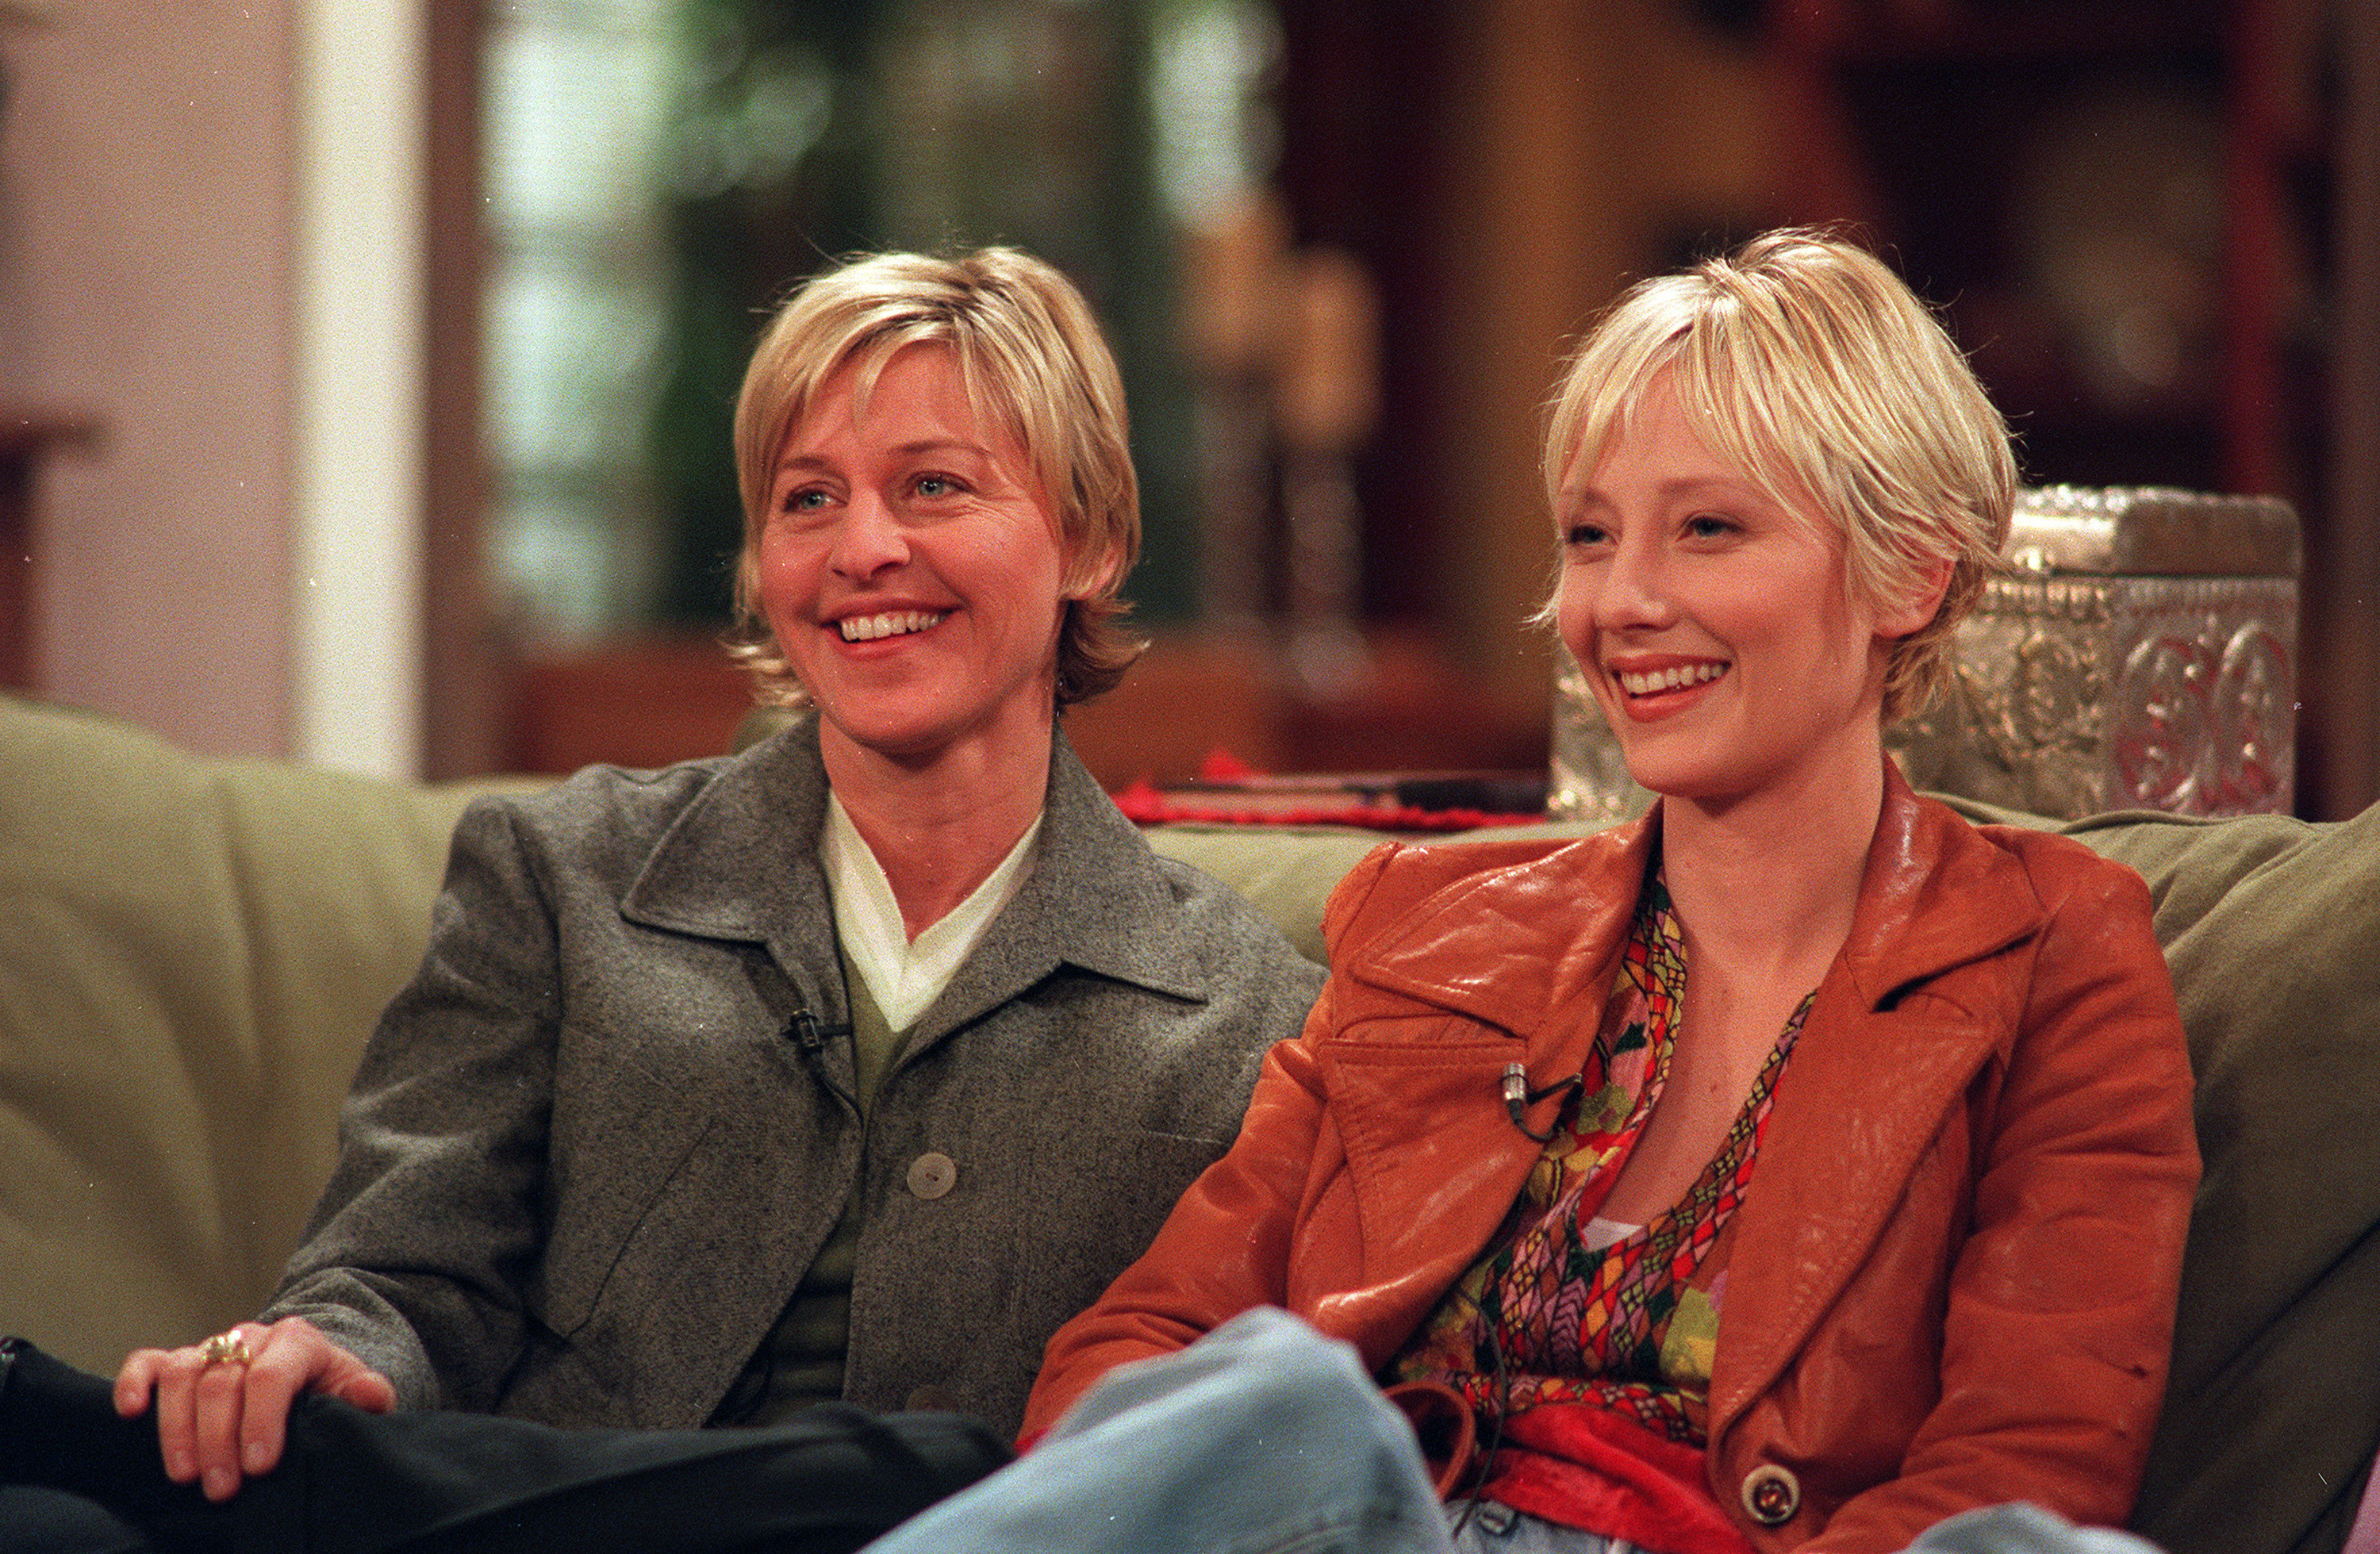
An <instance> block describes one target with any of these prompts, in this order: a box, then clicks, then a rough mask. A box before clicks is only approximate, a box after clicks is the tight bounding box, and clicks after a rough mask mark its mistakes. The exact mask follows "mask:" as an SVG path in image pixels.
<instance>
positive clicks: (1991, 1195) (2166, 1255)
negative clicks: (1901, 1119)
mask: <svg viewBox="0 0 2380 1554" xmlns="http://www.w3.org/2000/svg"><path fill="white" fill-rule="evenodd" d="M2058 840H2060V841H2061V848H2071V849H2072V851H2071V854H2069V855H2067V856H2062V857H2053V858H2052V859H2050V860H2048V867H2047V868H2040V867H2037V868H2036V871H2035V880H2036V883H2037V886H2039V887H2040V888H2042V889H2043V892H2044V896H2045V902H2046V905H2047V907H2048V913H2049V917H2048V923H2047V926H2046V929H2044V931H2043V932H2042V934H2041V935H2040V936H2039V937H2038V939H2037V941H2035V942H2036V949H2035V951H2034V964H2033V966H2032V970H2031V977H2030V982H2029V985H2028V987H2027V988H2026V996H2025V1002H2024V1006H2023V1009H2022V1014H2021V1016H2020V1019H2019V1023H2018V1028H2017V1032H2016V1036H2015V1039H2014V1041H2013V1042H2012V1044H2011V1045H2010V1049H2009V1050H2008V1056H2007V1059H2006V1063H2005V1068H2004V1071H2003V1072H2002V1074H2000V1075H1999V1078H1998V1086H1997V1093H1996V1094H1995V1095H1993V1096H1992V1097H1991V1099H1989V1100H1988V1102H1987V1103H1986V1104H1985V1106H1984V1107H1983V1108H1982V1109H1981V1111H1979V1113H1978V1115H1979V1117H1980V1119H1981V1120H1980V1122H1979V1124H1978V1131H1977V1141H1976V1143H1975V1146H1974V1150H1975V1156H1976V1167H1975V1172H1976V1173H1975V1177H1974V1184H1973V1229H1972V1232H1971V1233H1970V1234H1969V1235H1968V1236H1967V1238H1966V1239H1965V1241H1964V1243H1963V1244H1962V1245H1961V1247H1960V1248H1959V1250H1958V1253H1957V1256H1956V1259H1955V1262H1954V1263H1953V1266H1952V1268H1951V1270H1950V1285H1949V1301H1948V1307H1947V1312H1946V1317H1945V1322H1944V1329H1943V1334H1942V1350H1941V1354H1942V1359H1941V1367H1942V1368H1941V1393H1940V1401H1939V1402H1937V1404H1936V1405H1935V1406H1934V1408H1933V1410H1932V1412H1931V1413H1930V1414H1929V1415H1928V1416H1927V1418H1926V1419H1925V1423H1924V1425H1923V1427H1921V1428H1920V1429H1919V1431H1918V1433H1917V1435H1916V1437H1915V1439H1913V1441H1912V1442H1911V1444H1910V1446H1909V1449H1908V1451H1907V1452H1906V1454H1905V1457H1904V1459H1903V1462H1902V1465H1901V1469H1900V1475H1899V1476H1898V1477H1896V1478H1894V1479H1892V1480H1890V1481H1889V1482H1888V1483H1885V1484H1883V1485H1880V1486H1878V1487H1876V1488H1875V1489H1873V1490H1870V1491H1868V1492H1866V1493H1864V1494H1863V1495H1859V1496H1857V1497H1855V1498H1853V1499H1851V1500H1849V1501H1847V1502H1846V1503H1845V1504H1844V1505H1843V1506H1842V1507H1841V1508H1840V1510H1839V1511H1838V1512H1837V1513H1836V1514H1835V1516H1834V1517H1833V1518H1832V1519H1831V1520H1830V1521H1829V1522H1828V1525H1827V1528H1826V1530H1825V1532H1824V1534H1823V1535H1822V1536H1819V1537H1818V1538H1817V1539H1816V1540H1815V1541H1813V1542H1812V1543H1811V1544H1810V1545H1809V1546H1808V1547H1809V1548H1811V1549H1812V1550H1813V1551H1816V1550H1834V1549H1878V1550H1884V1549H1898V1548H1902V1547H1904V1546H1905V1545H1906V1544H1907V1543H1908V1542H1909V1541H1910V1540H1911V1538H1913V1537H1914V1536H1916V1535H1917V1533H1918V1532H1920V1531H1922V1530H1923V1529H1924V1528H1925V1527H1926V1526H1929V1525H1931V1524H1933V1523H1935V1522H1937V1521H1938V1520H1940V1519H1941V1518H1942V1517H1944V1516H1948V1515H1949V1514H1952V1513H1954V1512H1959V1511H1962V1510H1966V1509H1969V1508H1971V1507H1974V1506H1979V1505H1989V1504H1997V1503H2001V1502H2006V1501H2010V1500H2018V1499H2024V1500H2032V1501H2034V1502H2037V1503H2040V1504H2044V1505H2046V1506H2049V1507H2050V1508H2052V1509H2054V1510H2056V1511H2058V1512H2060V1513H2061V1514H2063V1515H2066V1516H2068V1517H2070V1518H2071V1519H2073V1520H2075V1521H2077V1522H2080V1523H2085V1524H2120V1523H2121V1522H2122V1521H2123V1520H2124V1518H2125V1517H2126V1515H2127V1514H2128V1513H2129V1512H2130V1511H2131V1502H2132V1498H2133V1496H2134V1495H2135V1493H2137V1491H2138V1487H2139V1483H2140V1475H2141V1470H2142V1465H2143V1461H2144V1460H2145V1458H2146V1455H2147V1452H2148V1448H2149V1439H2150V1436H2151V1433H2152V1432H2153V1430H2154V1428H2155V1422H2156V1415H2157V1409H2158V1406H2159V1404H2160V1402H2162V1400H2163V1397H2164V1391H2165V1378H2166V1366H2167V1361H2168V1351H2169V1348H2170V1345H2171V1342H2172V1333H2173V1320H2174V1306H2175V1300H2176V1293H2177V1290H2178V1287H2179V1284H2180V1266H2181V1253H2182V1244H2183V1241H2184V1238H2185V1237H2186V1235H2187V1233H2188V1230H2189V1224H2190V1211H2191V1203H2192V1195H2193V1192H2194V1189H2195V1187H2196V1184H2197V1180H2198V1149H2197V1142H2196V1135H2195V1133H2194V1131H2193V1127H2192V1110H2191V1099H2192V1077H2191V1071H2190V1062H2189V1053H2188V1050H2187V1048H2186V1046H2185V1044H2184V1040H2183V1036H2182V1029H2181V1023H2180V1014H2179V1011H2178V1010H2177V1008H2176V1005H2175V1002H2174V995H2173V987H2172V982H2171V979H2170V977H2168V973H2167V970H2166V964H2165V958H2164V956H2163V954H2162V953H2161V952H2160V951H2159V949H2158V947H2157V942H2156V940H2155V935H2154V933H2153V932H2152V931H2151V927H2150V903H2149V898H2148V892H2147V891H2146V889H2145V887H2143V885H2142V883H2141V881H2140V880H2139V878H2138V876H2136V875H2134V874H2132V873H2131V871H2130V870H2129V869H2125V868H2120V867H2119V866H2117V865H2113V864H2108V863H2106V862H2104V861H2102V860H2099V859H2096V858H2095V857H2091V856H2088V855H2082V849H2080V848H2079V847H2072V844H2063V843H2062V839H2058ZM2073 855H2082V856H2073ZM2053 892H2054V893H2053Z"/></svg>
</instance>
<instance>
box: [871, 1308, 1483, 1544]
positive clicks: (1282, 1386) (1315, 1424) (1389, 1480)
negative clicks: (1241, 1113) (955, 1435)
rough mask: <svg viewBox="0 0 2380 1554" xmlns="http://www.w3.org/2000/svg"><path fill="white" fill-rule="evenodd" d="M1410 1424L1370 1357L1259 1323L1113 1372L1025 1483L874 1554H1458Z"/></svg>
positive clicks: (946, 1512) (939, 1514) (1055, 1435)
mask: <svg viewBox="0 0 2380 1554" xmlns="http://www.w3.org/2000/svg"><path fill="white" fill-rule="evenodd" d="M953 1548H965V1549H967V1550H970V1551H971V1554H996V1551H1002V1550H1013V1551H1014V1554H1060V1551H1063V1550H1069V1549H1080V1550H1091V1549H1099V1550H1106V1551H1111V1554H1138V1551H1142V1550H1146V1551H1147V1554H1448V1548H1449V1546H1448V1544H1447V1541H1446V1518H1445V1513H1444V1512H1443V1511H1441V1510H1440V1508H1439V1500H1438V1494H1437V1491H1436V1490H1434V1489H1432V1488H1431V1487H1430V1483H1429V1475H1428V1474H1427V1471H1425V1470H1424V1468H1423V1467H1422V1462H1421V1453H1420V1451H1419V1450H1418V1449H1417V1448H1416V1447H1415V1444H1414V1438H1413V1430H1412V1428H1411V1427H1409V1426H1407V1425H1406V1423H1405V1420H1404V1415H1403V1414H1399V1413H1398V1412H1397V1411H1396V1410H1395V1409H1394V1408H1392V1407H1390V1405H1389V1402H1388V1401H1387V1400H1386V1399H1385V1398H1383V1397H1381V1396H1380V1393H1379V1390H1378V1388H1376V1387H1374V1386H1373V1385H1372V1382H1371V1378H1369V1377H1367V1376H1366V1375H1365V1374H1364V1366H1363V1363H1362V1362H1361V1361H1360V1360H1358V1359H1357V1358H1356V1357H1355V1352H1354V1350H1353V1349H1351V1348H1349V1347H1348V1346H1347V1345H1345V1344H1343V1343H1338V1342H1331V1341H1330V1340H1326V1339H1323V1338H1320V1337H1318V1335H1317V1334H1316V1333H1315V1332H1314V1330H1313V1329H1310V1328H1308V1327H1307V1326H1306V1325H1305V1323H1303V1322H1300V1321H1298V1320H1297V1319H1296V1318H1295V1317H1291V1316H1289V1315H1288V1314H1286V1313H1284V1312H1280V1311H1273V1310H1269V1309H1259V1310H1256V1311H1250V1312H1245V1313H1244V1314H1242V1315H1241V1316H1239V1317H1233V1319H1232V1320H1231V1321H1229V1322H1227V1323H1225V1324H1224V1325H1223V1326H1222V1327H1220V1328H1218V1329H1215V1330H1214V1331H1213V1332H1211V1333H1209V1334H1208V1335H1207V1336H1206V1337H1205V1338H1203V1339H1201V1340H1199V1341H1198V1342H1196V1343H1194V1344H1192V1345H1191V1346H1190V1347H1189V1348H1187V1349H1184V1350H1182V1351H1180V1352H1179V1353H1177V1354H1168V1355H1165V1356H1163V1357H1161V1358H1159V1359H1155V1360H1147V1361H1143V1362H1141V1363H1139V1364H1137V1365H1131V1366H1122V1367H1119V1368H1118V1369H1117V1370H1115V1371H1113V1372H1111V1374H1110V1375H1108V1376H1107V1377H1106V1378H1104V1379H1102V1380H1101V1381H1100V1382H1099V1386H1097V1387H1096V1388H1094V1389H1092V1390H1091V1392H1090V1393H1089V1394H1088V1395H1087V1396H1086V1397H1085V1398H1084V1399H1083V1400H1082V1402H1078V1403H1076V1404H1075V1407H1074V1408H1073V1409H1072V1410H1070V1411H1069V1412H1068V1413H1067V1414H1066V1416H1065V1417H1064V1418H1063V1419H1062V1420H1060V1421H1059V1422H1058V1425H1057V1427H1055V1428H1053V1429H1052V1430H1051V1431H1050V1433H1049V1435H1047V1436H1045V1437H1044V1438H1043V1439H1042V1440H1041V1443H1040V1445H1039V1446H1038V1447H1037V1448H1035V1450H1034V1451H1032V1452H1031V1453H1030V1454H1029V1455H1027V1456H1026V1457H1025V1458H1024V1459H1023V1460H1022V1461H1020V1462H1018V1463H1014V1465H1013V1466H1012V1468H1011V1469H1009V1470H1007V1471H1003V1472H1001V1473H997V1474H994V1475H992V1476H991V1477H990V1478H988V1479H985V1480H984V1481H983V1482H982V1483H980V1484H978V1485H977V1486H976V1487H975V1488H973V1489H971V1490H967V1491H965V1492H963V1493H961V1494H959V1495H956V1496H954V1497H953V1498H952V1499H947V1500H944V1501H943V1502H942V1503H941V1504H940V1505H938V1506H935V1507H933V1508H932V1509H931V1510H929V1511H927V1512H923V1513H922V1514H920V1515H918V1516H917V1517H916V1518H915V1519H913V1520H911V1521H909V1522H907V1523H905V1524H902V1525H901V1526H899V1527H896V1528H894V1529H893V1530H892V1532H891V1533H890V1534H888V1535H886V1536H883V1537H881V1538H879V1539H877V1541H876V1542H874V1543H872V1544H869V1545H868V1550H867V1554H948V1550H951V1549H953Z"/></svg>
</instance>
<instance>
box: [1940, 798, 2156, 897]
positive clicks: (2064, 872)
mask: <svg viewBox="0 0 2380 1554" xmlns="http://www.w3.org/2000/svg"><path fill="white" fill-rule="evenodd" d="M1959 823H1960V824H1961V825H1965V824H1966V822H1965V821H1964V820H1961V821H1960V822H1959ZM1969 829H1970V830H1972V831H1973V832H1974V834H1975V836H1976V837H1977V838H1978V839H1979V840H1980V841H1981V842H1983V843H1984V844H1986V845H1988V846H1989V847H1991V848H1992V849H1993V850H1994V851H1995V852H1997V853H1998V855H1999V856H2000V857H2002V858H2003V859H2005V860H2006V861H2007V862H2008V863H2009V864H2010V865H2011V866H2013V867H2014V868H2017V869H2019V870H2021V871H2022V874H2023V876H2024V880H2025V883H2026V886H2027V888H2028V889H2029V890H2030V891H2031V892H2032V893H2033V897H2034V901H2035V902H2037V903H2038V904H2040V906H2041V908H2042V910H2043V911H2044V912H2045V913H2046V914H2048V915H2049V916H2050V917H2052V918H2053V919H2054V918H2057V917H2070V916H2071V915H2073V914H2075V913H2076V912H2095V911H2108V910H2115V911H2120V912H2123V913H2125V914H2127V915H2130V916H2135V917H2139V918H2140V919H2141V920H2142V921H2143V922H2144V923H2145V922H2146V921H2147V920H2148V917H2149V911H2150V901H2149V889H2148V886H2147V884H2146V883H2145V882H2143V880H2142V879H2141V876H2140V874H2139V872H2138V871H2137V870H2135V869H2134V868H2132V867H2131V865H2129V864H2125V863H2119V862H2118V861H2117V860H2115V859H2114V858H2110V857H2106V856H2102V855H2100V854H2098V853H2096V852H2094V851H2093V850H2092V849H2091V848H2089V847H2088V846H2085V845H2084V844H2083V843H2081V842H2078V841H2076V840H2075V839H2074V838H2073V837H2070V836H2065V835H2061V834H2059V833H2058V832H2050V831H2035V830H2032V829H2030V828H2027V827H2022V826H2006V825H1983V826H1973V827H1970V828H1969Z"/></svg>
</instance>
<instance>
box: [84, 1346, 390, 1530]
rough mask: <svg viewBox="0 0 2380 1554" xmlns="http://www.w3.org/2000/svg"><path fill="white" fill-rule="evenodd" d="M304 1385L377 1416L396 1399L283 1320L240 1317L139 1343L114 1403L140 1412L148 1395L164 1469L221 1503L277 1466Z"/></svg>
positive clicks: (360, 1368)
mask: <svg viewBox="0 0 2380 1554" xmlns="http://www.w3.org/2000/svg"><path fill="white" fill-rule="evenodd" d="M307 1390H321V1391H327V1392H331V1393H334V1395H338V1396H341V1397H345V1398H346V1401H348V1402H352V1403H354V1404H355V1405H356V1406H358V1407H359V1408H364V1409H368V1410H370V1411H371V1412H373V1413H380V1414H384V1413H387V1412H388V1411H389V1409H390V1408H392V1407H394V1406H395V1401H396V1397H395V1388H394V1387H392V1386H391V1385H390V1384H389V1381H388V1378H385V1377H383V1376H382V1375H381V1374H380V1373H379V1372H377V1371H374V1370H372V1369H370V1367H369V1366H365V1365H364V1363H363V1362H362V1361H360V1360H358V1359H357V1358H356V1357H355V1356H354V1355H352V1354H348V1353H347V1352H346V1350H344V1349H341V1348H340V1347H339V1346H338V1345H336V1344H334V1343H333V1342H331V1341H330V1340H329V1339H327V1338H325V1337H323V1336H322V1332H321V1330H320V1329H317V1328H316V1327H315V1326H314V1325H313V1324H312V1323H310V1322H309V1321H307V1320H306V1319H305V1318H304V1317H284V1318H283V1319H282V1320H280V1321H278V1322H274V1323H272V1324H270V1325H266V1324H263V1323H257V1322H243V1323H241V1324H240V1325H239V1326H237V1327H236V1328H233V1329H229V1330H227V1331H225V1332H223V1333H218V1334H216V1335H215V1336H214V1337H212V1338H211V1339H208V1340H207V1341H206V1342H203V1343H196V1344H189V1345H187V1346H185V1347H183V1348H179V1349H167V1350H158V1349H142V1350H136V1351H135V1352H134V1353H133V1354H129V1355H128V1356H127V1357H126V1358H125V1362H124V1365H123V1366H122V1367H121V1368H120V1369H119V1370H118V1371H117V1372H116V1379H115V1408H116V1412H117V1413H118V1414H122V1415H123V1416H124V1417H126V1418H128V1419H129V1418H136V1417H138V1416H139V1415H140V1413H141V1411H142V1410H143V1409H144V1408H146V1407H148V1406H150V1405H151V1404H152V1402H153V1404H154V1406H155V1408H156V1413H157V1446H158V1451H159V1453H160V1456H161V1458H162V1460H163V1462H164V1468H165V1474H166V1476H167V1477H169V1478H171V1479H173V1480H174V1481H175V1482H176V1483H177V1484H188V1483H191V1482H193V1481H195V1482H197V1483H198V1484H199V1485H200V1487H201V1488H202V1489H203V1490H204V1492H205V1494H206V1496H207V1498H208V1499H213V1500H222V1499H229V1498H230V1497H231V1496H232V1495H233V1494H235V1493H237V1490H238V1488H239V1486H240V1483H241V1481H242V1480H243V1479H244V1478H249V1477H253V1476H255V1475H259V1474H263V1473H270V1472H271V1471H272V1470H273V1467H274V1466H275V1465H276V1464H278V1463H279V1462H280V1461H281V1452H282V1449H283V1447H284V1446H285V1443H286V1440H287V1436H288V1423H289V1409H290V1405H291V1404H292V1403H293V1402H295V1400H296V1399H297V1394H298V1393H300V1392H302V1391H307Z"/></svg>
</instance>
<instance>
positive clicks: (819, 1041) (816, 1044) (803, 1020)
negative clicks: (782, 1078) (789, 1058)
mask: <svg viewBox="0 0 2380 1554" xmlns="http://www.w3.org/2000/svg"><path fill="white" fill-rule="evenodd" d="M784 1034H785V1039H786V1040H788V1041H791V1042H792V1043H793V1044H794V1045H795V1046H796V1047H798V1048H800V1049H801V1050H803V1051H805V1052H815V1051H817V1050H819V1049H820V1048H821V1047H823V1046H825V1045H826V1044H827V1043H828V1042H830V1041H832V1040H833V1039H835V1038H837V1037H844V1036H849V1035H850V1034H851V1027H850V1026H822V1025H820V1024H819V1018H818V1016H817V1015H815V1014H811V1013H810V1012H809V1011H808V1010H807V1009H803V1010H797V1011H795V1014H794V1017H793V1018H792V1019H790V1020H788V1021H786V1022H785V1032H784Z"/></svg>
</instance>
